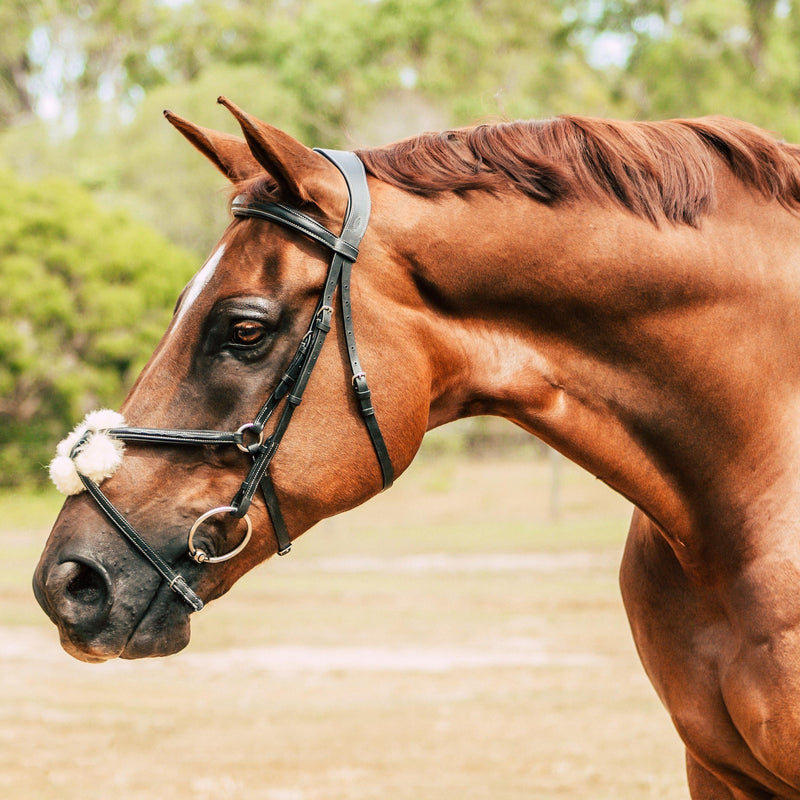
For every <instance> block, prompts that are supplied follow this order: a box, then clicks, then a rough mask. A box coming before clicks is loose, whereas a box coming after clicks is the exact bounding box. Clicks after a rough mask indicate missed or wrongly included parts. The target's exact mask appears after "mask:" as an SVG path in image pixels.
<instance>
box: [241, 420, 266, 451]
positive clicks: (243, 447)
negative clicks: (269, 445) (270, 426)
mask: <svg viewBox="0 0 800 800" xmlns="http://www.w3.org/2000/svg"><path fill="white" fill-rule="evenodd" d="M255 428H256V424H255V422H245V424H244V425H242V426H241V427H239V428H237V429H236V433H239V434H244V432H245V431H250V430H254V429H255ZM265 433H266V431H265V429H264V428H262V429H261V430H260V431H259V432H258V441H257V442H254V443H253V444H252V445H246V444H245V443H244V441H241V442H236V446H237V447H238V448H239V449H240V450H241V451H242V452H243V453H250V452H251V450H250V448H251V447H255V446H256V445H258V447H261V445H262V444H264V435H265Z"/></svg>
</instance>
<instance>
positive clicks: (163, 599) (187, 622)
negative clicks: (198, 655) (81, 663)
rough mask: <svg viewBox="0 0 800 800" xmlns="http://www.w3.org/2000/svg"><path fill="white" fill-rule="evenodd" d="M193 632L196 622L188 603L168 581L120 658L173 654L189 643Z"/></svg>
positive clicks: (160, 589)
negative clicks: (177, 594)
mask: <svg viewBox="0 0 800 800" xmlns="http://www.w3.org/2000/svg"><path fill="white" fill-rule="evenodd" d="M191 634H192V623H191V619H190V614H189V610H188V608H187V606H186V605H185V604H184V603H183V602H182V601H181V600H180V599H179V598H178V597H177V596H176V595H175V593H174V592H173V591H172V590H171V589H170V588H169V587H168V586H167V585H166V584H162V586H161V587H160V588H159V590H158V591H157V592H156V593H155V595H154V596H153V599H152V601H151V602H150V605H149V606H148V607H147V609H146V610H145V612H144V614H143V615H142V617H141V619H140V620H139V622H138V624H137V625H136V626H135V627H134V629H133V630H132V631H131V635H130V636H129V637H128V641H127V642H126V643H125V646H124V647H123V649H122V651H121V652H120V653H119V657H120V658H125V659H134V658H158V657H161V656H171V655H174V654H175V653H178V652H180V651H181V650H183V648H184V647H186V645H188V644H189V639H190V638H191Z"/></svg>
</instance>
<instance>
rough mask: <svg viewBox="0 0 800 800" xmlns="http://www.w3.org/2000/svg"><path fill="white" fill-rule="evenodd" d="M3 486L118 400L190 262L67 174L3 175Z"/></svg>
mask: <svg viewBox="0 0 800 800" xmlns="http://www.w3.org/2000/svg"><path fill="white" fill-rule="evenodd" d="M0 181H1V182H2V186H3V192H2V193H0V485H9V484H13V483H16V482H18V481H20V480H23V479H24V478H29V477H30V476H31V475H32V474H33V475H37V474H38V477H39V478H40V479H42V478H44V476H45V473H44V470H42V469H41V467H42V466H43V465H45V464H47V463H48V461H49V459H50V457H51V450H52V444H53V442H54V441H57V440H58V439H60V438H61V437H62V436H63V435H64V434H65V432H66V430H68V428H70V427H72V425H73V424H74V422H75V421H77V420H78V419H80V418H82V417H83V415H84V414H85V413H86V412H87V411H89V410H91V409H92V408H94V407H98V406H101V405H107V404H109V403H114V404H119V402H120V401H121V400H122V397H123V394H124V390H125V388H126V387H127V386H128V385H130V383H131V382H132V381H133V379H134V378H135V377H136V375H137V373H138V372H139V371H140V370H141V368H142V367H143V366H144V364H145V362H146V360H147V359H148V357H149V356H150V354H151V352H152V351H153V348H154V347H155V345H156V343H157V342H158V339H159V338H160V336H161V334H162V333H163V331H164V329H165V327H166V325H167V322H168V321H169V316H170V312H171V309H172V305H173V303H174V300H175V288H176V286H179V285H180V284H181V282H185V281H186V280H187V279H188V278H189V276H190V275H191V273H192V271H193V259H192V258H191V256H189V255H188V254H187V253H186V252H185V251H182V250H180V249H179V248H177V247H175V246H174V245H172V244H170V243H169V242H167V241H166V240H165V239H164V238H163V237H162V236H161V235H160V234H158V233H156V232H155V231H154V230H152V229H151V228H149V227H147V226H145V225H142V224H141V223H138V222H135V221H132V220H131V219H130V217H129V216H127V215H126V214H124V213H122V212H119V211H107V210H103V209H101V208H100V207H99V206H98V205H97V203H96V202H95V201H94V200H93V199H92V197H91V196H90V194H89V193H88V192H87V191H86V190H85V189H83V188H81V187H79V186H77V185H76V184H75V183H74V182H71V181H68V180H64V179H50V180H46V181H41V182H37V183H27V182H26V183H23V182H22V181H20V180H18V179H16V178H15V177H13V176H12V175H11V174H9V173H0Z"/></svg>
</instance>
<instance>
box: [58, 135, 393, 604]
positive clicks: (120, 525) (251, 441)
mask: <svg viewBox="0 0 800 800" xmlns="http://www.w3.org/2000/svg"><path fill="white" fill-rule="evenodd" d="M316 152H318V153H321V154H322V155H323V156H325V158H327V159H328V160H329V161H330V162H332V163H333V164H334V165H335V166H336V167H337V169H338V170H339V171H340V172H341V173H342V175H343V176H344V179H345V183H346V184H347V192H348V202H347V210H346V212H345V217H344V223H343V226H342V232H341V234H340V235H339V236H337V235H336V234H334V233H332V232H331V231H329V230H328V229H327V228H325V227H324V226H323V225H321V224H320V223H318V222H317V221H316V220H314V219H312V218H311V217H309V216H307V215H306V214H303V213H302V212H301V211H298V210H297V209H295V208H292V207H291V206H287V205H284V204H283V203H259V202H248V201H247V198H246V196H244V195H239V196H238V197H236V198H235V199H234V201H233V204H232V211H233V215H234V216H236V217H253V218H255V219H265V220H269V221H271V222H277V223H278V224H280V225H283V226H285V227H288V228H290V229H292V230H294V231H297V232H299V233H302V234H303V235H305V236H308V237H310V238H311V239H313V240H314V241H316V242H319V243H320V244H322V245H324V246H325V247H327V248H328V249H329V250H330V251H332V253H333V255H332V257H331V262H330V266H329V267H328V274H327V277H326V279H325V284H324V286H323V289H322V294H321V295H320V298H319V301H318V302H317V307H316V309H315V311H314V315H313V317H312V319H311V324H310V325H309V327H308V330H307V332H306V334H305V335H304V336H303V338H302V340H301V341H300V345H299V346H298V348H297V352H296V353H295V354H294V356H293V357H292V359H291V361H290V362H289V365H288V366H287V368H286V371H285V372H284V375H283V377H282V378H281V380H280V382H279V383H278V385H277V386H276V387H275V388H274V389H273V391H272V393H271V394H270V396H269V397H268V398H267V400H266V402H265V403H264V405H263V406H262V407H261V410H260V411H259V412H258V414H256V416H255V418H254V419H253V421H252V422H247V423H245V424H244V425H242V426H241V427H239V428H238V430H236V431H232V432H228V431H211V430H182V429H166V428H128V427H120V428H110V429H108V430H105V431H103V432H104V433H106V434H107V435H109V436H111V437H112V438H114V439H120V440H121V441H124V442H136V443H140V444H166V445H188V446H194V447H197V446H203V447H205V446H226V445H228V446H229V445H233V446H236V447H238V448H239V449H240V450H241V451H242V452H244V453H248V454H249V455H250V456H251V457H252V464H251V466H250V470H249V472H248V473H247V477H246V478H245V479H244V481H243V483H242V485H241V487H240V488H239V491H238V492H237V493H236V494H235V495H234V497H233V499H232V500H231V501H230V504H229V505H226V506H218V507H216V508H212V509H210V510H209V511H206V512H205V513H204V514H202V515H201V516H200V517H198V518H197V520H196V521H195V523H194V525H192V527H191V529H190V531H189V536H188V548H189V554H190V555H191V557H192V558H193V559H194V561H196V562H197V563H198V564H213V563H218V562H220V561H227V560H228V559H230V558H233V557H234V556H236V555H238V554H239V553H240V552H241V551H242V550H243V549H244V547H245V546H246V545H247V543H248V541H249V540H250V536H251V534H252V530H253V526H252V523H251V521H250V517H249V516H248V514H247V512H248V510H249V508H250V504H251V503H252V500H253V497H254V496H255V494H256V492H257V491H258V489H259V488H260V489H261V492H262V494H263V496H264V501H265V504H266V508H267V511H268V513H269V516H270V520H271V522H272V526H273V529H274V531H275V537H276V539H277V544H278V555H285V554H286V553H288V552H289V550H290V549H291V546H292V543H291V538H290V536H289V532H288V530H287V528H286V523H285V521H284V518H283V514H282V513H281V509H280V505H279V503H278V498H277V496H276V494H275V487H274V485H273V483H272V478H271V477H270V473H269V467H270V464H271V462H272V459H273V458H274V457H275V454H276V452H277V450H278V447H279V446H280V443H281V440H282V439H283V436H284V434H285V433H286V429H287V428H288V426H289V422H290V421H291V419H292V415H293V414H294V412H295V409H296V408H297V406H298V405H300V401H301V400H302V398H303V392H304V391H305V389H306V386H307V384H308V380H309V378H310V377H311V373H312V371H313V369H314V366H315V365H316V363H317V359H318V358H319V354H320V351H321V349H322V345H323V343H324V342H325V337H326V335H327V333H328V331H329V330H330V328H331V317H332V315H333V298H334V294H335V292H336V288H337V286H338V287H339V288H340V292H339V294H340V300H341V306H342V321H343V329H344V336H345V342H346V347H347V355H348V359H349V361H350V368H351V371H352V386H353V390H354V392H355V396H356V400H357V401H358V407H359V409H360V411H361V416H362V417H363V419H364V422H365V424H366V428H367V432H368V433H369V436H370V439H371V441H372V446H373V448H374V450H375V455H376V456H377V459H378V463H379V465H380V469H381V475H382V478H383V488H384V489H388V488H389V486H391V485H392V481H393V480H394V469H393V467H392V462H391V459H390V457H389V453H388V450H387V448H386V443H385V441H384V439H383V435H382V434H381V430H380V427H379V425H378V421H377V419H376V417H375V410H374V408H373V407H372V401H371V398H370V390H369V386H368V385H367V377H366V374H365V373H364V370H363V368H362V366H361V361H360V359H359V357H358V350H357V348H356V339H355V330H354V327H353V315H352V311H351V306H350V275H351V269H352V266H353V264H354V263H355V261H356V258H357V257H358V248H359V245H360V244H361V239H362V237H363V236H364V232H365V231H366V229H367V224H368V222H369V216H370V209H371V202H370V195H369V188H368V186H367V179H366V174H365V170H364V165H363V164H362V162H361V160H360V159H359V158H358V156H356V155H355V153H350V152H344V151H340V150H317V151H316ZM281 404H282V410H281V413H280V415H279V416H278V418H277V422H276V423H275V426H274V427H273V429H272V431H271V433H269V434H267V433H266V424H267V422H268V421H269V420H270V418H271V417H272V415H273V414H274V412H275V411H276V410H277V409H278V408H279V407H280V406H281ZM91 435H92V434H91V433H85V434H84V435H83V436H82V437H81V438H80V439H79V440H78V442H77V444H75V446H74V447H73V448H72V450H71V452H70V458H72V459H73V461H74V459H75V457H76V456H77V455H78V454H79V453H80V451H81V449H82V448H83V447H84V446H85V445H86V444H87V442H88V440H89V439H90V438H91ZM78 475H79V477H80V480H81V482H82V483H83V485H84V487H85V488H86V490H87V491H88V492H89V494H90V495H91V496H92V497H93V498H94V500H95V502H97V504H98V505H99V506H100V509H101V510H102V511H103V513H104V514H105V515H106V516H107V517H108V519H109V520H110V521H111V522H112V523H113V525H114V526H115V528H116V529H117V530H118V531H119V533H121V534H122V535H123V536H124V537H125V538H126V539H127V540H128V541H129V542H130V543H131V544H132V545H133V546H134V548H135V549H136V550H138V551H139V553H141V555H142V556H143V557H144V558H145V559H146V560H147V561H149V562H150V564H151V565H152V566H153V567H154V568H155V569H156V571H157V572H159V573H160V574H161V576H162V577H163V578H164V580H165V581H166V582H167V583H168V584H169V587H170V588H171V589H172V590H173V591H174V592H177V594H178V595H180V596H181V597H182V598H183V599H184V600H185V601H186V602H187V603H188V604H189V605H190V606H191V607H192V609H193V610H195V611H199V610H200V609H201V608H202V607H203V601H202V600H201V599H200V598H199V597H198V596H197V595H196V594H195V592H194V591H193V590H192V589H191V588H190V587H189V585H188V584H187V583H186V580H185V579H184V578H183V576H181V575H179V574H178V573H176V572H175V571H174V570H173V569H172V567H171V566H170V565H169V564H168V563H167V562H166V561H165V560H164V559H163V558H162V557H161V556H160V555H159V554H158V553H157V552H156V551H155V550H154V549H153V548H152V546H151V545H150V544H149V543H148V542H147V541H146V540H145V539H144V538H143V537H142V536H141V535H140V534H139V533H138V532H137V531H136V530H135V528H133V526H132V525H131V524H130V523H129V522H128V520H127V519H126V518H125V516H124V515H123V514H122V513H121V512H120V511H119V509H117V508H116V506H114V505H113V503H112V502H111V501H110V500H109V499H108V498H107V497H106V496H105V495H104V494H103V492H102V491H101V489H100V487H99V485H98V484H97V483H96V482H95V481H94V480H92V479H91V478H89V477H87V476H86V475H84V474H82V473H81V472H78ZM224 513H228V514H230V515H231V516H233V517H236V518H239V519H243V520H244V522H245V524H246V526H247V530H246V532H245V535H244V537H243V538H242V540H241V542H240V543H239V544H238V545H237V546H236V547H235V548H234V549H233V550H231V551H229V552H227V553H225V554H223V555H218V556H212V555H209V554H208V553H207V552H206V551H205V550H203V549H201V548H199V547H196V546H195V544H194V537H195V534H196V533H197V531H198V529H199V528H200V526H201V525H202V524H203V523H204V522H205V521H206V520H207V519H209V518H210V517H213V516H216V515H217V514H224Z"/></svg>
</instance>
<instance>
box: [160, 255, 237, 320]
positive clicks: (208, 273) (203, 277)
mask: <svg viewBox="0 0 800 800" xmlns="http://www.w3.org/2000/svg"><path fill="white" fill-rule="evenodd" d="M224 253H225V245H224V244H221V245H220V246H219V247H218V248H217V250H216V252H214V254H213V255H212V256H211V257H210V258H209V259H208V261H206V263H205V264H203V268H202V269H201V270H200V272H198V273H197V275H195V276H194V278H192V282H191V284H190V285H189V289H188V291H187V292H186V296H185V297H184V298H183V302H182V303H181V307H180V310H179V311H178V317H177V319H176V320H175V325H174V326H173V330H174V329H175V328H177V327H178V324H179V323H180V321H181V320H182V319H183V316H184V314H185V313H186V312H187V311H188V310H189V309H190V308H191V307H192V304H193V303H194V301H195V300H197V298H198V297H199V296H200V292H202V291H203V289H205V288H206V285H207V284H208V282H209V281H210V280H211V278H212V277H213V276H214V272H215V271H216V269H217V265H218V264H219V262H220V259H221V258H222V256H223V255H224Z"/></svg>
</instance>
